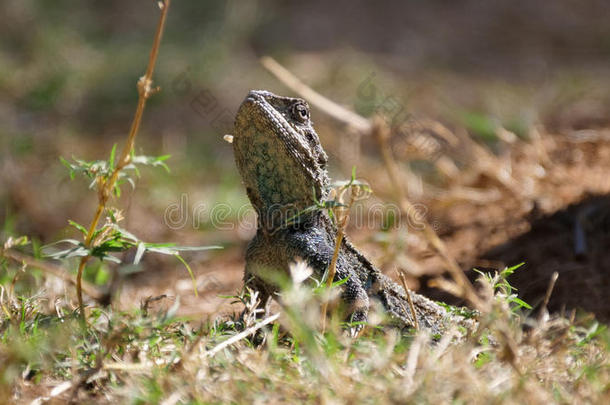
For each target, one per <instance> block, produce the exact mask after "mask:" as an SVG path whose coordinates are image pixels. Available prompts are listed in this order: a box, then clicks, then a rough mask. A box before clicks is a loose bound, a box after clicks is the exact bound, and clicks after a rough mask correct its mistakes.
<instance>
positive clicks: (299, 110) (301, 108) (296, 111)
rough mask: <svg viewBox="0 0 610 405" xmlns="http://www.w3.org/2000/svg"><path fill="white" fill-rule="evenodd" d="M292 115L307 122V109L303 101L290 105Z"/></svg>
mask: <svg viewBox="0 0 610 405" xmlns="http://www.w3.org/2000/svg"><path fill="white" fill-rule="evenodd" d="M292 116H293V117H294V118H295V119H296V120H297V121H300V122H303V123H304V122H307V121H308V120H309V109H308V108H307V106H306V105H305V104H303V103H295V104H294V105H293V106H292Z"/></svg>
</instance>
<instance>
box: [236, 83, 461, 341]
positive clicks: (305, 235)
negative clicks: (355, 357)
mask: <svg viewBox="0 0 610 405" xmlns="http://www.w3.org/2000/svg"><path fill="white" fill-rule="evenodd" d="M233 148H234V152H235V161H236V163H237V168H238V170H239V172H240V174H241V176H242V179H243V182H244V185H245V187H246V192H247V194H248V198H249V199H250V202H251V203H252V205H253V207H254V208H255V210H256V211H257V214H258V230H257V233H256V236H255V237H254V239H253V240H252V241H251V242H250V244H249V246H248V250H247V253H246V270H245V275H244V281H245V282H246V283H247V285H248V286H249V287H250V288H252V289H254V290H257V291H259V293H260V294H261V299H262V302H263V303H264V302H266V301H267V299H268V298H269V297H270V296H271V297H273V296H274V294H275V293H276V292H277V291H278V287H277V286H276V285H275V284H274V283H273V282H272V281H271V280H272V279H273V277H272V275H273V274H274V272H278V271H279V272H284V273H285V274H288V267H289V265H290V264H291V263H294V262H295V261H296V260H297V259H299V258H300V259H303V260H305V261H306V262H307V263H308V264H309V265H310V266H311V267H312V268H313V269H314V271H315V274H316V276H317V277H318V278H321V277H322V275H323V274H324V272H325V271H326V269H327V268H328V266H329V264H330V261H331V257H332V254H333V250H334V246H335V239H336V234H337V229H336V227H335V225H334V224H333V223H332V222H331V221H330V219H329V217H328V214H327V213H326V211H325V210H321V209H319V210H314V211H310V212H307V213H302V211H303V210H305V209H306V208H310V207H312V206H314V205H315V204H316V200H318V201H322V200H324V199H325V198H326V197H327V194H328V186H329V183H330V180H329V177H328V173H327V171H326V162H327V156H326V153H325V152H324V150H323V149H322V146H321V144H320V140H319V138H318V135H317V133H316V131H315V130H314V128H313V124H312V122H311V120H310V117H309V107H308V106H307V103H306V102H305V101H304V100H302V99H298V98H289V97H280V96H276V95H275V94H273V93H270V92H268V91H254V90H253V91H251V92H250V93H249V94H248V96H247V97H246V99H245V100H244V101H243V103H242V104H241V106H240V108H239V111H238V112H237V116H236V118H235V129H234V133H233ZM297 214H299V215H297ZM295 216H296V219H294V220H292V221H287V218H293V217H295ZM345 278H347V282H346V283H344V284H343V285H342V288H343V290H342V294H341V298H342V301H343V302H344V304H345V306H346V310H347V313H348V314H350V316H349V320H351V321H356V322H359V321H366V320H367V314H368V310H369V306H370V300H371V299H378V300H379V301H380V302H381V303H382V304H383V306H384V308H385V309H386V311H387V312H388V313H389V314H390V316H391V317H392V318H393V319H394V320H395V321H396V323H397V324H398V325H399V326H401V327H411V326H414V321H413V314H412V313H411V311H410V309H409V304H408V301H407V298H406V295H405V292H404V290H403V288H402V287H400V286H399V285H397V284H396V283H394V282H393V281H391V280H390V279H389V278H388V277H386V276H385V275H383V274H382V273H381V272H380V271H379V270H378V269H377V268H376V267H375V266H373V265H372V264H371V262H370V261H369V260H368V259H367V258H366V257H365V256H364V255H362V254H361V253H360V252H359V251H358V250H356V248H355V247H354V246H353V245H352V244H351V243H350V242H349V240H347V238H346V239H344V241H343V243H342V245H341V249H340V253H339V257H338V260H337V268H336V275H335V280H342V279H345ZM411 296H412V300H413V303H414V306H415V312H416V313H417V319H418V322H419V325H420V326H423V327H427V328H429V329H431V330H432V331H433V332H440V331H442V330H443V329H444V324H445V322H446V321H447V319H449V316H448V314H447V312H446V311H445V309H444V308H442V307H441V306H439V305H437V304H436V303H434V302H433V301H431V300H429V299H427V298H425V297H423V296H421V295H418V294H414V293H411Z"/></svg>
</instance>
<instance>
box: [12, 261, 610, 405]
mask: <svg viewBox="0 0 610 405" xmlns="http://www.w3.org/2000/svg"><path fill="white" fill-rule="evenodd" d="M16 271H19V272H21V271H22V270H16ZM504 281H505V280H504V279H503V278H502V277H501V276H496V278H494V279H488V280H484V281H482V283H483V285H484V290H485V291H486V292H487V293H488V294H486V295H487V296H488V298H487V302H486V304H488V305H489V307H490V308H492V310H491V311H490V312H489V313H488V314H486V315H481V317H480V318H479V328H478V329H476V330H474V331H471V332H466V331H464V330H458V329H457V328H451V329H449V330H448V331H447V332H446V333H445V334H444V335H443V336H430V334H429V333H428V332H427V331H426V330H420V331H413V334H410V335H400V334H399V333H398V332H397V331H396V330H394V329H391V328H388V327H384V328H381V326H382V325H383V320H382V318H383V315H382V314H381V313H376V314H373V315H372V316H371V319H372V320H373V323H379V324H378V325H377V326H378V327H375V326H373V327H371V328H367V330H366V331H365V332H364V334H362V335H361V336H360V337H359V338H358V339H352V338H350V337H349V336H348V334H347V333H346V332H345V331H344V329H343V327H342V326H341V325H339V324H337V323H336V322H335V323H332V322H331V324H329V325H328V327H327V330H326V332H325V333H321V332H320V331H319V321H320V315H321V312H320V307H321V305H320V304H321V302H320V298H319V297H320V296H323V295H324V294H322V295H320V294H315V293H312V290H311V289H310V288H306V287H301V286H300V285H298V284H297V285H294V286H292V287H289V288H287V289H286V290H285V292H284V293H283V296H282V297H281V301H282V310H281V313H280V314H279V320H278V321H275V317H276V316H277V315H273V317H272V318H271V319H269V318H267V319H266V320H265V321H263V322H264V323H269V325H267V326H264V327H262V326H263V325H260V322H258V321H256V317H255V316H254V310H253V308H255V303H256V302H255V301H256V297H248V296H247V295H246V296H243V297H242V300H243V301H244V302H245V303H246V308H249V310H248V311H246V314H245V316H244V317H242V318H241V320H240V319H238V318H226V317H225V318H217V319H216V320H214V321H213V322H209V323H207V324H205V325H203V326H202V327H201V328H199V327H198V326H196V323H194V322H188V321H187V320H185V319H180V318H176V317H175V316H174V315H173V314H174V313H175V311H176V309H177V305H174V306H173V307H172V308H169V309H165V310H162V311H159V312H157V313H156V314H148V312H151V311H149V310H148V309H146V308H144V309H142V310H138V311H132V312H129V313H124V312H115V311H112V310H111V309H107V310H104V309H101V308H94V309H93V310H92V311H91V315H90V318H89V321H90V325H89V326H83V324H81V323H80V322H79V321H78V316H77V311H76V307H75V306H74V305H69V304H68V302H70V300H69V298H70V297H69V296H65V297H64V298H63V299H58V300H56V301H55V302H54V303H52V304H51V303H49V302H45V300H46V298H47V297H46V296H45V294H44V293H39V294H36V295H34V296H24V295H17V294H16V293H15V292H14V291H15V288H12V287H11V286H6V285H5V286H3V288H2V308H3V309H4V311H3V313H2V316H1V317H0V331H1V333H2V342H1V344H0V358H1V359H2V362H1V364H2V366H1V368H0V378H1V380H0V381H1V384H0V391H1V392H2V395H3V397H4V398H11V399H13V400H15V401H17V402H23V403H25V402H29V401H32V400H37V401H39V402H38V403H44V402H45V401H46V400H48V399H52V398H53V397H54V398H55V399H56V400H61V401H65V400H73V401H76V402H83V401H84V402H90V401H96V402H100V403H109V402H115V403H116V402H119V403H124V402H132V403H208V402H213V403H219V402H222V403H226V402H237V403H246V402H247V403H250V402H255V403H258V402H265V403H268V402H295V401H299V402H307V403H320V402H325V403H327V402H332V403H352V402H360V403H369V402H370V403H373V402H374V403H391V402H418V403H421V402H425V403H455V402H458V403H545V404H546V403H603V402H604V400H607V399H608V397H609V395H610V391H609V389H610V358H609V357H608V345H609V344H610V335H609V334H608V331H607V329H606V328H605V327H604V326H601V325H600V324H598V323H597V322H595V321H594V320H593V319H591V318H587V317H580V318H578V319H576V320H575V319H567V318H565V317H560V316H551V317H549V316H548V315H547V314H546V313H545V314H544V316H541V317H539V316H537V312H532V313H531V316H530V314H526V313H524V312H522V310H521V309H519V306H518V305H515V303H514V301H512V300H511V297H512V296H511V294H510V293H511V290H510V289H508V290H507V289H506V286H505V284H504ZM40 282H41V280H39V281H38V283H40ZM19 283H20V282H19V281H18V282H17V285H15V286H13V287H17V288H16V289H20V288H23V287H24V286H20V285H19ZM35 284H36V283H35ZM494 286H495V288H494ZM32 287H33V290H34V289H35V287H37V286H36V285H34V286H32ZM494 290H495V294H492V291H494ZM49 308H53V310H49ZM455 310H457V309H455ZM534 315H536V316H534ZM331 319H336V317H334V318H333V317H331ZM272 321H274V322H272ZM256 329H259V330H258V331H256ZM242 331H245V332H242Z"/></svg>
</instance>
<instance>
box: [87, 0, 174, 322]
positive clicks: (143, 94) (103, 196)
mask: <svg viewBox="0 0 610 405" xmlns="http://www.w3.org/2000/svg"><path fill="white" fill-rule="evenodd" d="M170 3H171V0H165V1H164V2H163V3H160V4H161V16H160V17H159V22H158V23H157V30H156V32H155V37H154V40H153V45H152V49H151V51H150V55H149V57H148V66H147V68H146V73H145V74H144V76H142V77H140V79H139V80H138V84H137V88H138V105H137V107H136V112H135V114H134V118H133V121H132V123H131V127H130V128H129V135H128V136H127V141H126V142H125V146H124V147H123V150H122V152H121V156H120V157H119V159H118V161H117V165H116V167H115V168H114V170H113V171H112V173H111V175H110V177H109V178H108V179H107V180H103V179H102V180H98V205H97V209H96V211H95V215H94V216H93V220H92V221H91V225H90V226H89V230H88V232H87V236H86V237H85V246H87V248H90V247H91V242H92V239H93V236H94V234H95V230H96V229H97V225H98V223H99V221H100V219H101V217H102V214H103V213H104V210H105V209H106V203H107V202H108V198H109V197H110V195H111V194H112V191H113V189H114V186H115V184H116V181H117V179H118V177H119V174H120V173H121V170H123V169H124V168H125V166H127V165H128V164H129V163H130V162H131V154H132V150H133V147H134V144H135V139H136V135H137V134H138V130H139V129H140V123H141V121H142V114H143V113H144V108H145V107H146V101H147V100H148V98H149V97H150V96H152V95H153V94H154V93H156V92H157V91H158V90H159V89H158V88H153V87H152V75H153V73H154V71H155V64H156V62H157V55H158V54H159V46H160V44H161V37H162V35H163V29H164V27H165V20H166V18H167V12H168V11H169V5H170ZM90 258H91V255H87V256H84V257H83V258H82V259H81V260H80V263H79V265H78V272H77V274H76V295H77V298H78V307H79V311H80V316H81V318H82V319H83V320H85V319H86V317H85V308H84V304H83V294H82V278H83V271H84V269H85V265H86V264H87V262H88V261H89V259H90Z"/></svg>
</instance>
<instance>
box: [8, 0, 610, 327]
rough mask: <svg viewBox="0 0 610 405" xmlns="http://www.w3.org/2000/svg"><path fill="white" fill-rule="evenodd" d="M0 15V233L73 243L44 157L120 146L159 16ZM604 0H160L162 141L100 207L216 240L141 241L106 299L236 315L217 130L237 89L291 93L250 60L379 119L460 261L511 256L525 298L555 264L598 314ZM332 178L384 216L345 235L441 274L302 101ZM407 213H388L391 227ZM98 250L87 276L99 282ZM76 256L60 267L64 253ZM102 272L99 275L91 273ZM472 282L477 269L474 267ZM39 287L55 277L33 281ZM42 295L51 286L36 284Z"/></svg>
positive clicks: (603, 236) (423, 283)
mask: <svg viewBox="0 0 610 405" xmlns="http://www.w3.org/2000/svg"><path fill="white" fill-rule="evenodd" d="M0 13H1V14H2V15H3V24H2V25H1V26H0V122H1V123H2V124H1V125H0V228H1V232H2V239H3V240H4V239H6V238H7V237H8V236H9V235H29V236H30V237H32V238H33V239H34V240H35V241H38V243H41V244H45V243H50V242H53V241H55V240H58V239H62V238H67V237H71V238H75V237H78V235H77V234H76V231H75V230H74V228H71V227H69V226H68V219H72V220H74V221H77V222H79V223H83V224H88V223H89V221H90V220H91V218H92V216H93V213H94V209H95V203H96V196H95V192H93V191H91V190H88V188H87V187H88V183H87V181H85V180H84V179H81V178H78V177H77V178H76V179H75V180H72V181H71V180H70V177H69V175H68V172H67V170H66V168H65V167H64V166H63V165H62V164H61V162H60V160H59V158H60V157H64V158H66V159H70V158H72V157H75V158H80V159H84V160H96V159H107V158H108V156H109V154H110V150H111V148H112V145H113V144H115V143H118V145H119V148H120V147H121V146H122V145H123V142H124V139H125V137H126V134H127V131H128V129H129V125H130V122H131V119H132V117H133V113H134V111H135V106H136V102H137V91H136V82H137V79H138V78H139V77H140V76H141V75H142V74H143V72H144V70H145V67H146V63H147V61H148V53H149V51H150V46H151V44H152V39H153V34H154V30H155V26H156V23H157V19H158V14H159V10H158V8H157V7H156V5H155V2H152V1H150V2H149V1H138V2H124V1H116V0H108V1H104V2H87V3H85V2H76V1H43V0H36V1H35V0H21V1H13V2H2V3H1V4H0ZM609 17H610V3H608V2H607V1H605V0H597V1H595V0H593V1H586V2H575V1H571V0H558V1H554V2H527V1H495V2H488V1H474V0H472V1H441V0H431V1H427V2H420V1H410V2H404V1H388V2H384V3H383V4H378V3H373V2H368V1H347V0H345V1H343V0H339V1H334V2H326V1H309V2H282V1H271V0H269V1H248V2H245V1H244V2H239V1H228V2H227V1H206V2H181V1H175V2H173V4H172V6H171V9H170V11H169V17H168V21H167V26H166V30H165V34H164V38H163V41H162V45H161V51H160V54H159V59H158V63H157V69H156V72H155V84H156V85H158V86H160V87H161V89H162V90H161V92H160V93H158V94H156V95H155V96H154V97H153V98H151V99H150V101H149V103H148V106H147V109H146V111H145V113H144V118H143V122H142V128H141V131H140V134H139V135H138V139H137V146H136V151H137V153H138V154H146V155H165V154H170V155H171V158H170V159H169V160H168V161H167V163H168V165H169V166H170V168H171V172H169V173H166V172H165V171H163V170H161V169H156V168H155V169H153V168H151V169H145V170H143V171H142V175H141V177H140V178H139V179H138V181H137V184H136V187H135V189H134V190H131V189H130V188H129V187H126V188H125V189H124V195H123V196H122V197H121V198H120V199H118V200H114V201H113V202H112V203H111V204H112V205H113V206H116V207H119V208H121V209H122V210H123V211H124V214H125V217H126V219H125V220H124V222H123V226H124V227H125V228H127V229H129V230H131V231H133V232H134V233H135V234H137V235H138V236H139V237H141V238H142V239H143V240H146V241H151V242H157V241H159V242H160V241H172V242H177V243H179V244H181V245H206V244H214V245H222V246H223V247H224V249H223V250H221V251H214V252H204V253H193V254H190V255H187V260H188V261H189V263H191V265H192V268H193V271H194V272H195V276H196V279H197V283H198V290H199V293H200V296H199V297H195V296H194V294H193V290H192V288H191V283H190V279H189V276H188V273H187V272H186V271H185V270H184V268H183V267H182V266H181V265H180V263H178V262H176V261H174V260H169V259H166V258H160V257H156V256H154V255H147V256H146V257H145V260H144V261H143V263H142V265H141V266H140V268H139V269H137V270H138V271H137V272H136V273H134V274H132V275H130V276H129V277H127V278H126V279H125V280H124V283H123V285H122V288H121V293H120V295H119V299H118V300H117V301H116V305H119V306H121V305H123V306H133V305H135V304H134V303H138V302H139V301H140V300H142V299H144V298H145V297H147V296H150V295H158V294H163V293H165V294H168V295H169V296H171V297H174V298H175V297H178V296H180V299H181V303H182V307H181V311H183V313H184V314H189V315H193V316H200V315H201V314H205V315H209V314H213V313H217V312H218V311H227V310H232V309H231V307H230V305H229V304H228V302H227V300H225V299H222V298H219V297H218V296H219V295H221V294H232V293H234V292H235V291H237V290H238V289H239V287H240V286H241V274H242V269H243V265H244V262H243V255H244V252H245V247H246V245H247V242H248V241H249V239H250V238H251V237H252V236H253V234H254V228H253V225H252V224H253V218H252V213H251V212H250V211H249V210H248V201H247V198H246V195H245V192H244V190H243V189H242V186H241V184H240V179H239V176H238V173H237V170H236V168H235V164H234V160H233V154H232V148H231V145H230V144H228V143H226V142H224V141H223V135H225V134H230V133H231V131H232V120H233V117H234V114H235V112H236V111H237V108H238V106H239V104H240V102H241V100H242V99H243V98H244V97H245V95H246V94H247V92H248V90H250V89H267V90H270V91H273V92H275V93H278V94H281V95H295V94H294V93H293V92H291V91H290V90H289V89H287V88H286V87H285V86H284V85H283V84H282V83H281V82H279V81H278V80H277V79H275V78H274V77H273V76H272V75H271V74H269V72H267V71H266V70H265V69H264V68H263V67H262V66H261V64H260V62H259V58H260V57H261V56H264V55H269V56H272V57H273V58H275V59H276V60H277V61H279V62H280V63H281V64H283V65H284V66H285V67H287V68H288V69H289V70H290V71H291V72H293V73H294V74H295V75H297V76H298V77H299V78H301V79H302V80H303V81H304V82H305V83H307V84H308V85H309V86H311V87H312V88H313V89H315V90H317V91H319V92H320V93H322V94H323V95H325V96H326V97H328V98H330V99H331V100H333V101H335V102H337V103H339V104H341V105H344V106H345V107H347V108H349V109H352V110H353V111H356V112H357V113H359V114H361V115H363V116H365V117H372V116H373V115H375V114H380V115H382V116H383V117H384V118H385V119H386V120H387V122H388V123H390V124H392V125H394V126H395V127H396V128H397V130H396V131H394V133H393V135H392V138H391V140H390V144H391V148H392V151H393V154H394V158H395V159H396V160H397V162H398V164H399V166H400V168H401V174H402V176H403V178H402V181H404V184H405V185H408V189H409V198H410V199H411V200H412V201H413V202H415V203H418V204H420V205H419V207H421V209H422V212H421V213H422V215H425V216H426V218H427V220H428V221H429V222H430V223H431V224H432V226H434V227H435V229H436V231H437V232H438V233H439V235H440V236H441V237H442V238H443V240H445V241H446V243H447V244H448V246H449V249H450V251H451V253H452V254H453V255H454V256H455V257H456V259H457V260H458V262H459V263H460V265H461V267H462V268H463V269H464V270H470V269H472V268H473V267H477V268H479V269H484V270H492V269H501V268H503V267H504V266H505V265H515V264H518V263H521V262H525V263H526V264H525V265H524V266H523V267H522V268H521V269H520V270H518V271H517V273H516V274H515V276H514V278H513V280H514V283H515V285H516V286H517V287H518V288H519V289H520V291H519V293H520V295H522V296H523V297H524V298H525V300H526V301H528V302H530V303H531V304H535V303H537V302H539V301H540V299H541V297H542V296H543V295H544V292H545V290H546V288H547V285H548V283H549V279H550V277H551V274H552V273H553V272H554V271H557V272H558V273H559V279H558V283H557V287H556V290H555V292H554V295H553V298H552V301H551V308H552V309H555V310H561V309H562V308H567V309H571V308H582V309H584V310H585V311H589V312H593V313H595V314H596V315H597V316H598V317H600V318H602V319H608V318H609V317H610V304H609V303H608V300H607V291H608V287H609V285H608V284H609V280H610V276H609V274H608V272H609V271H610V270H609V269H610V249H608V247H609V244H610V238H609V231H610V215H608V214H609V213H610V204H609V200H608V197H607V194H608V193H609V192H610V179H609V178H610V176H608V173H609V170H610V114H609V113H610V24H608V21H609ZM312 116H313V120H314V121H315V124H316V128H317V130H318V133H319V135H320V137H321V140H322V143H323V145H324V147H325V149H326V150H327V152H328V153H329V156H330V165H331V166H330V172H331V176H332V177H333V178H334V179H346V178H349V176H350V173H351V170H352V167H353V166H356V168H357V173H360V174H363V177H364V180H366V181H368V182H369V183H370V184H371V185H372V187H373V190H374V195H373V196H372V197H371V198H370V199H369V200H367V201H366V202H363V203H362V204H363V207H364V208H365V212H366V209H367V208H368V209H369V210H370V209H371V207H375V209H378V210H379V212H381V213H382V215H381V216H380V217H379V218H381V219H380V220H379V221H372V222H371V221H368V222H366V226H364V225H362V223H360V224H358V223H352V225H351V228H352V229H350V231H349V234H350V235H351V236H352V239H354V240H355V242H356V244H357V245H358V246H359V247H360V248H362V250H364V251H365V252H366V253H367V254H368V255H369V256H370V257H371V258H372V259H373V261H374V262H375V263H376V264H378V265H379V266H380V267H381V268H382V269H383V270H384V271H385V272H387V273H388V274H389V275H392V276H393V274H394V270H395V269H396V268H401V269H404V270H405V271H407V272H408V273H409V274H410V279H409V283H410V284H411V285H412V287H413V288H414V289H417V290H420V291H423V292H424V293H426V294H429V295H430V296H432V297H434V298H439V299H446V300H449V301H450V302H457V303H459V300H455V299H452V298H451V297H448V296H447V295H446V294H443V293H442V292H440V291H437V290H434V289H432V288H430V287H429V286H428V281H429V280H430V279H432V278H434V277H437V276H444V268H443V265H442V262H441V261H440V260H439V259H438V258H437V257H436V256H435V255H434V254H433V252H432V251H430V250H429V249H428V248H427V246H426V243H425V241H424V240H423V239H422V238H421V236H420V235H419V234H418V233H417V232H415V231H414V230H413V229H409V227H408V226H405V225H404V224H403V223H402V222H401V221H397V219H396V217H397V215H398V216H399V214H396V210H395V209H394V208H395V207H396V193H395V185H393V184H391V182H390V181H389V180H388V178H387V174H386V171H385V168H384V165H383V162H382V159H381V157H380V154H379V151H378V148H377V146H376V144H375V142H374V141H373V140H372V139H369V138H367V137H366V136H361V135H357V134H355V133H354V132H353V131H351V130H350V129H349V128H348V127H346V126H345V125H344V124H343V123H339V122H337V121H335V120H333V119H332V118H329V117H328V116H327V115H325V114H324V112H323V111H319V110H316V109H315V108H314V109H313V111H312ZM403 222H404V221H403ZM105 266H106V265H103V266H100V265H95V264H92V265H91V269H88V272H87V277H88V278H89V280H90V281H92V282H98V283H100V284H103V283H104V282H105V280H106V278H105V277H104V276H103V274H105V272H107V269H106V268H105ZM68 267H70V268H71V269H74V268H75V267H76V266H75V265H74V264H72V265H69V264H68ZM100 274H101V275H102V276H100ZM469 275H472V278H474V276H476V274H474V273H473V272H471V271H470V272H469ZM46 282H47V283H50V282H51V281H46ZM45 288H48V289H51V288H55V287H53V286H51V285H46V287H45Z"/></svg>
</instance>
